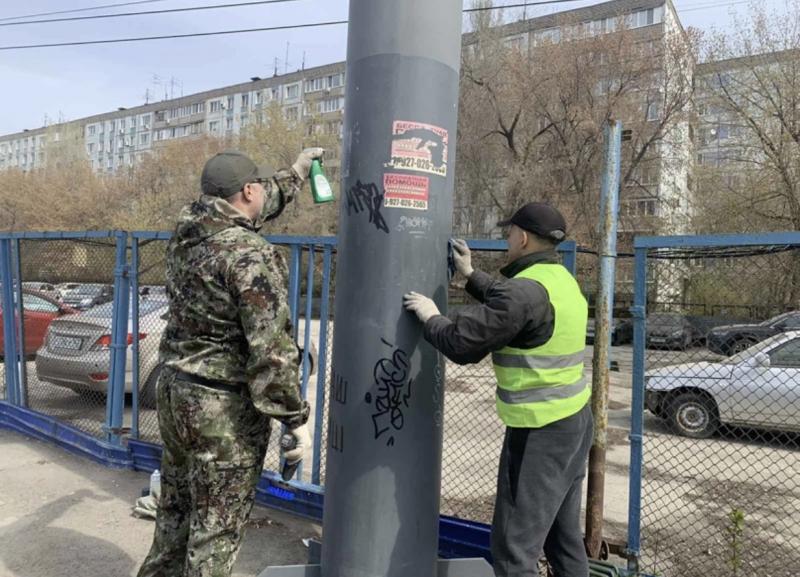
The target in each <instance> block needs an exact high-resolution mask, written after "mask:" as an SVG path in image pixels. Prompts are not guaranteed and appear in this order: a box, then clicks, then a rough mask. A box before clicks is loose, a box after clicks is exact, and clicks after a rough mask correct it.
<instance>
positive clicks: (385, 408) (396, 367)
mask: <svg viewBox="0 0 800 577" xmlns="http://www.w3.org/2000/svg"><path fill="white" fill-rule="evenodd" d="M381 340H383V339H381ZM383 342H384V344H387V345H389V343H387V342H386V341H383ZM389 346H392V345H389ZM392 348H394V347H393V346H392ZM410 366H411V365H410V363H409V359H408V354H407V353H406V352H405V351H403V350H402V349H400V348H396V349H394V351H393V352H392V354H391V356H389V357H384V358H382V359H380V360H379V361H378V362H377V363H375V367H374V369H373V376H374V378H375V385H376V386H377V391H376V393H375V396H374V409H375V412H374V413H373V414H372V424H373V426H374V429H375V438H376V439H379V438H381V437H382V436H383V435H384V434H386V433H389V435H388V437H387V438H386V444H387V446H392V445H394V440H395V439H394V434H392V433H391V432H390V431H392V430H394V431H395V432H399V431H402V430H403V427H404V426H405V424H406V415H405V412H404V409H406V408H408V406H409V400H410V399H411V386H412V383H413V379H410V378H409V369H410ZM364 400H365V401H366V402H367V403H369V404H372V403H373V396H372V395H370V394H369V393H367V394H366V395H365V397H364Z"/></svg>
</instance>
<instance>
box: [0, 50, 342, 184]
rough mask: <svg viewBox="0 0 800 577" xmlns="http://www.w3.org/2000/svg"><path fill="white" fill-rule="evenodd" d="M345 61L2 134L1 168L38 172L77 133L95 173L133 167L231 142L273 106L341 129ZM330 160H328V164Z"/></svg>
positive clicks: (317, 127)
mask: <svg viewBox="0 0 800 577" xmlns="http://www.w3.org/2000/svg"><path fill="white" fill-rule="evenodd" d="M344 72H345V65H344V63H343V62H339V63H335V64H329V65H325V66H318V67H315V68H309V69H306V70H301V71H297V72H293V73H290V74H284V75H280V76H273V77H272V78H264V79H262V78H258V77H254V78H252V79H251V80H250V81H249V82H244V83H241V84H235V85H232V86H226V87H224V88H218V89H215V90H209V91H205V92H199V93H197V94H191V95H188V96H183V97H181V98H174V99H170V100H164V101H161V102H157V103H151V104H146V105H143V106H137V107H133V108H119V109H118V110H115V111H113V112H107V113H104V114H98V115H95V116H90V117H87V118H81V119H78V120H74V121H70V122H66V123H62V124H57V125H53V126H46V127H41V128H37V129H34V130H25V131H23V132H20V133H16V134H8V135H4V136H0V170H3V169H9V168H18V169H21V170H24V171H28V170H33V169H35V168H37V167H41V166H43V164H44V161H45V156H44V154H45V148H46V147H45V145H46V144H47V143H53V142H59V141H61V140H62V139H63V138H64V137H65V135H67V134H70V135H75V134H77V135H79V136H80V139H81V140H82V141H83V144H84V145H85V147H86V154H87V156H88V158H89V161H90V162H91V163H92V167H93V168H94V170H95V171H96V172H106V173H111V172H115V171H117V170H120V169H123V168H125V167H130V166H132V165H133V164H135V163H136V162H137V161H138V160H139V159H140V158H141V157H142V155H144V154H147V153H148V152H149V151H151V150H152V149H153V148H154V147H158V146H159V145H161V144H163V143H165V142H168V141H170V140H174V139H179V138H191V137H195V136H199V135H202V134H206V135H210V136H217V137H223V136H231V135H234V134H238V133H239V132H240V131H241V130H242V129H243V128H244V127H246V126H247V125H248V124H249V123H251V122H256V121H257V120H258V118H259V115H261V114H263V112H264V110H265V109H266V107H268V106H271V105H273V104H277V105H279V106H280V107H281V109H282V110H283V113H284V115H285V117H286V118H287V119H288V120H292V121H301V120H305V121H309V120H310V119H313V122H307V125H308V127H309V128H308V130H309V131H310V134H314V133H320V132H323V131H324V132H327V133H329V134H338V135H339V136H341V131H342V114H343V112H344ZM331 159H332V160H334V159H333V158H331Z"/></svg>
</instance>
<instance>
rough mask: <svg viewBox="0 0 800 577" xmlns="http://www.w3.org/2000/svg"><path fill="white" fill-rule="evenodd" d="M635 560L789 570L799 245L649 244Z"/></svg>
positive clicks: (685, 574) (655, 565) (685, 569)
mask: <svg viewBox="0 0 800 577" xmlns="http://www.w3.org/2000/svg"><path fill="white" fill-rule="evenodd" d="M647 257H648V258H647V270H646V272H645V271H642V270H640V271H637V274H643V275H644V278H643V279H642V280H644V281H646V282H643V283H641V286H642V288H644V289H645V292H646V302H647V306H646V317H645V318H644V319H643V320H644V326H645V330H644V331H643V334H642V337H643V339H642V341H643V342H640V343H638V344H639V345H640V346H642V347H644V348H643V350H642V353H643V356H644V361H645V373H644V385H645V397H644V404H645V410H646V412H645V415H644V446H643V471H642V502H641V525H642V529H641V548H642V564H641V568H642V569H643V570H645V571H647V572H648V573H652V574H658V575H665V576H676V577H677V576H680V577H729V576H731V575H770V576H771V577H790V576H796V575H798V574H800V246H797V245H794V246H792V245H783V244H781V245H768V246H758V245H752V244H751V245H749V246H741V247H736V246H723V247H702V246H699V247H688V248H687V247H682V246H680V245H677V246H675V245H673V246H667V247H666V248H655V247H654V248H651V249H650V250H649V253H648V255H647Z"/></svg>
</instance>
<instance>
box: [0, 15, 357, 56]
mask: <svg viewBox="0 0 800 577" xmlns="http://www.w3.org/2000/svg"><path fill="white" fill-rule="evenodd" d="M341 24H347V20H332V21H329V22H309V23H306V24H287V25H286V26H270V27H267V28H245V29H241V30H219V31H216V32H194V33H192V34H167V35H164V36H139V37H136V38H111V39H108V40H83V41H79V42H54V43H52V44H21V45H19V46H0V51H4V50H26V49H28V48H55V47H60V46H86V45H89V44H116V43H120V42H141V41H144V40H167V39H171V38H198V37H202V36H222V35H225V34H246V33H248V32H271V31H275V30H296V29H299V28H320V27H323V26H338V25H341Z"/></svg>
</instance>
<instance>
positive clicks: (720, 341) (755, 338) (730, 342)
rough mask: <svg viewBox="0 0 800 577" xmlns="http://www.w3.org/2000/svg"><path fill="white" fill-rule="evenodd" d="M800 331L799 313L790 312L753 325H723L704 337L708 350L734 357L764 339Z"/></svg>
mask: <svg viewBox="0 0 800 577" xmlns="http://www.w3.org/2000/svg"><path fill="white" fill-rule="evenodd" d="M792 330H800V311H792V312H788V313H783V314H780V315H778V316H776V317H772V318H771V319H768V320H766V321H763V322H760V323H755V324H737V325H725V326H721V327H716V328H713V329H711V330H710V331H709V332H708V335H706V346H707V347H708V350H710V351H711V352H713V353H717V354H720V355H726V356H730V355H735V354H737V353H740V352H742V351H743V350H745V349H748V348H750V347H751V346H753V345H754V344H756V343H758V342H760V341H763V340H764V339H766V338H768V337H771V336H773V335H777V334H779V333H783V332H786V331H792Z"/></svg>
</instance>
